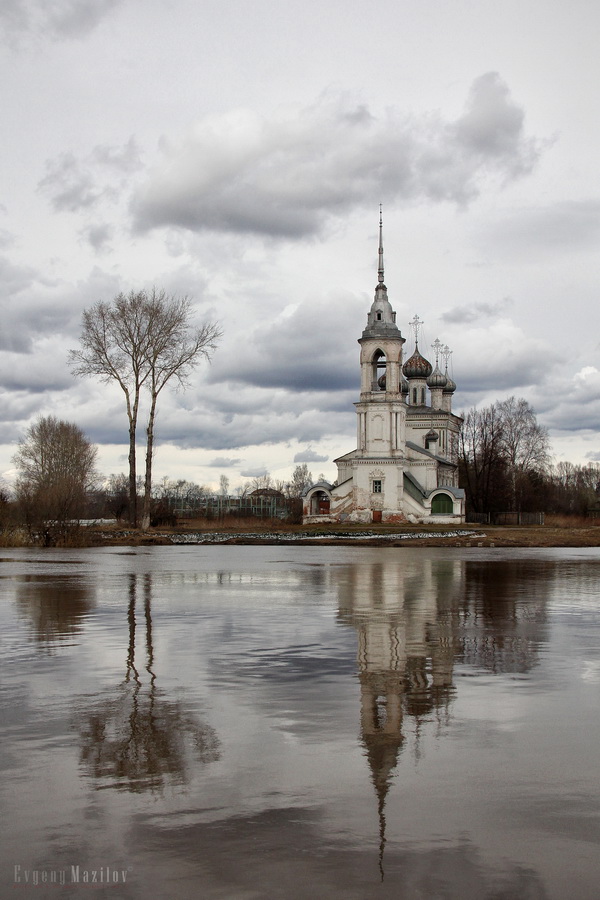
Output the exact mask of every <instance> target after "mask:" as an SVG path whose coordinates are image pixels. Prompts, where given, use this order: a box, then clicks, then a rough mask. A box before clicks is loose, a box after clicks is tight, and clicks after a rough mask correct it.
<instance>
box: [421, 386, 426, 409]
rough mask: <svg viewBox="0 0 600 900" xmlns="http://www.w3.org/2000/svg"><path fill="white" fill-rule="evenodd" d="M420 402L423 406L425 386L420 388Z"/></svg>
mask: <svg viewBox="0 0 600 900" xmlns="http://www.w3.org/2000/svg"><path fill="white" fill-rule="evenodd" d="M421 404H422V405H423V406H425V388H423V387H422V388H421Z"/></svg>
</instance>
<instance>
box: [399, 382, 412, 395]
mask: <svg viewBox="0 0 600 900" xmlns="http://www.w3.org/2000/svg"><path fill="white" fill-rule="evenodd" d="M400 393H401V394H406V395H407V396H408V394H409V393H410V388H409V386H408V381H407V380H406V378H403V379H402V381H401V382H400Z"/></svg>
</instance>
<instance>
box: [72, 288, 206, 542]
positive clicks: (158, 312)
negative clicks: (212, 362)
mask: <svg viewBox="0 0 600 900" xmlns="http://www.w3.org/2000/svg"><path fill="white" fill-rule="evenodd" d="M191 313H192V311H191V303H190V300H189V299H188V298H187V297H183V298H176V297H173V296H169V295H168V294H166V293H165V292H164V291H157V290H156V289H155V288H153V289H152V290H151V291H138V292H135V291H131V292H130V293H129V294H128V295H127V296H126V295H124V294H119V295H118V296H117V297H115V299H114V300H113V301H112V303H105V302H103V301H100V302H98V303H96V304H95V305H94V306H93V307H92V308H91V309H89V310H86V312H84V314H83V328H82V333H81V337H80V348H79V349H78V350H72V351H71V353H70V359H71V365H72V370H73V372H74V374H75V375H81V376H89V375H92V376H98V377H100V379H101V380H102V381H105V382H111V381H114V382H116V383H117V384H118V385H119V387H120V388H121V390H122V391H123V393H124V395H125V402H126V408H127V418H128V421H129V515H130V522H131V524H132V525H134V526H135V525H137V522H138V513H137V471H136V453H135V450H136V432H137V425H138V416H139V408H140V397H141V392H142V389H143V388H144V387H147V389H148V391H149V394H150V410H149V414H148V422H147V428H146V435H147V443H146V470H145V478H144V502H143V517H142V519H143V521H142V524H143V526H144V527H148V524H149V522H150V502H151V492H152V454H153V450H154V422H155V418H156V405H157V400H158V396H159V394H160V393H161V391H162V390H163V388H164V387H165V385H166V384H167V383H168V382H169V381H171V379H175V381H176V382H177V384H178V386H180V387H181V386H185V385H186V384H187V381H188V378H189V376H190V374H191V372H192V370H193V369H194V368H195V367H196V366H197V365H198V363H199V362H200V360H201V359H202V358H205V359H209V358H210V356H211V355H212V352H213V351H214V350H215V348H216V346H217V342H218V339H219V338H220V336H221V332H220V330H219V328H218V327H217V325H216V324H214V323H212V322H207V323H205V324H203V325H201V326H200V327H198V328H194V327H193V325H192V321H191Z"/></svg>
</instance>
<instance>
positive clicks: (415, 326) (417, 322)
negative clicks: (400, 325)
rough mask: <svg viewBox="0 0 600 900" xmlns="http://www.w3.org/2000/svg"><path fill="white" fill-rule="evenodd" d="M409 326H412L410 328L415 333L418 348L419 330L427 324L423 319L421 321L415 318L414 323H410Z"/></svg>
mask: <svg viewBox="0 0 600 900" xmlns="http://www.w3.org/2000/svg"><path fill="white" fill-rule="evenodd" d="M408 324H409V325H410V327H411V328H412V330H413V331H414V333H415V346H417V347H418V346H419V329H420V328H421V325H424V324H425V322H424V321H423V320H422V319H420V318H419V317H418V316H415V317H414V319H412V321H410V322H409V323H408Z"/></svg>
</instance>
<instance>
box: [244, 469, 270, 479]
mask: <svg viewBox="0 0 600 900" xmlns="http://www.w3.org/2000/svg"><path fill="white" fill-rule="evenodd" d="M266 474H267V469H265V467H264V466H260V467H259V468H256V469H245V470H244V471H243V472H240V475H241V476H242V477H243V478H262V476H263V475H266Z"/></svg>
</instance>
